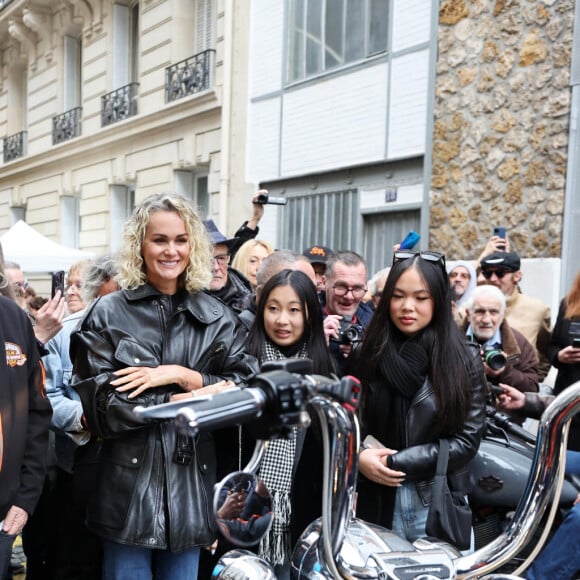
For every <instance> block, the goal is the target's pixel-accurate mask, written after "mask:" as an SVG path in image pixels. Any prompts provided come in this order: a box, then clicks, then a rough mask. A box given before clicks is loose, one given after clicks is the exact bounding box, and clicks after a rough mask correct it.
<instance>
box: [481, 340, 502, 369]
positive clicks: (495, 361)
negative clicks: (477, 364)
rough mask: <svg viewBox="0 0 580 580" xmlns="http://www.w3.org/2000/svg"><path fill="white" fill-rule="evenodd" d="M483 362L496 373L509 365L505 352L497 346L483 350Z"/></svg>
mask: <svg viewBox="0 0 580 580" xmlns="http://www.w3.org/2000/svg"><path fill="white" fill-rule="evenodd" d="M482 355H483V362H484V363H485V364H486V365H487V366H488V367H489V368H490V369H493V370H494V371H499V370H500V369H503V367H505V365H506V364H507V357H506V355H505V354H504V353H503V351H502V350H501V349H499V348H496V347H495V346H486V347H484V349H483V353H482Z"/></svg>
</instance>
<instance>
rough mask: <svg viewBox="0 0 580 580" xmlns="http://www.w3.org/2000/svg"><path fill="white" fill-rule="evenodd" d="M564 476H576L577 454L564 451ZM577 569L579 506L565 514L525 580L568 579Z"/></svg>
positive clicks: (579, 468) (579, 457)
mask: <svg viewBox="0 0 580 580" xmlns="http://www.w3.org/2000/svg"><path fill="white" fill-rule="evenodd" d="M566 473H568V474H570V475H580V452H578V451H567V452H566ZM579 570H580V504H577V505H575V506H574V507H573V508H572V509H571V510H570V511H569V512H568V514H567V515H566V517H565V518H564V521H563V522H562V523H561V524H560V527H559V528H558V529H557V530H556V533H555V534H554V535H553V537H552V539H551V540H550V541H549V542H548V544H547V545H546V546H545V547H544V549H543V550H542V551H541V552H540V555H539V556H538V557H537V558H536V559H535V561H534V563H533V564H532V565H531V566H530V568H529V569H528V570H527V572H526V578H528V579H529V580H536V578H538V579H539V578H550V580H568V579H569V578H573V577H574V574H575V572H577V571H579Z"/></svg>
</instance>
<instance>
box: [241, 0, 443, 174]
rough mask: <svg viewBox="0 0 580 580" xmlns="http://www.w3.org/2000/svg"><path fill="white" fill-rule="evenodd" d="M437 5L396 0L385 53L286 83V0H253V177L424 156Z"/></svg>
mask: <svg viewBox="0 0 580 580" xmlns="http://www.w3.org/2000/svg"><path fill="white" fill-rule="evenodd" d="M432 4H433V3H432V2H427V1H425V0H395V2H394V6H393V22H392V24H391V28H390V34H391V35H392V52H391V53H390V54H389V55H386V56H385V57H383V58H382V59H379V60H370V61H369V62H368V65H367V66H364V63H363V66H361V64H360V63H359V64H357V65H356V66H353V67H352V69H351V70H348V69H347V70H344V71H341V72H338V73H337V72H334V73H332V74H327V75H322V76H321V77H320V78H318V79H306V81H304V82H303V83H302V84H300V83H295V84H294V85H293V86H289V87H284V84H283V79H284V74H283V71H284V67H285V65H286V62H285V59H286V56H285V50H286V49H285V44H286V36H287V30H286V23H285V20H284V19H285V14H284V3H283V2H280V1H277V2H272V1H271V0H253V1H252V9H251V27H250V38H251V41H250V90H249V93H250V94H249V98H250V110H249V114H248V147H247V150H248V157H247V176H248V181H254V182H259V181H262V182H263V181H268V180H276V179H283V178H286V177H293V176H298V175H301V174H307V173H314V172H324V171H332V170H335V169H340V168H342V167H349V166H355V165H360V164H366V163H376V162H381V161H389V160H392V159H399V158H404V157H410V156H421V155H423V154H424V152H425V138H426V118H425V117H426V114H427V96H428V93H427V81H428V76H427V75H428V64H429V63H428V49H427V48H426V43H428V41H429V32H430V19H431V10H432V9H433V6H432ZM401 51H403V52H402V54H400V53H401ZM398 53H399V54H398ZM391 68H392V70H390V69H391Z"/></svg>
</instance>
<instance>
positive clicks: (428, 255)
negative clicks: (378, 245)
mask: <svg viewBox="0 0 580 580" xmlns="http://www.w3.org/2000/svg"><path fill="white" fill-rule="evenodd" d="M416 256H419V258H421V259H422V260H426V261H427V262H434V263H435V264H440V265H441V267H442V268H443V270H445V256H444V255H443V254H440V253H439V252H431V251H430V250H425V251H424V252H416V251H414V250H397V251H396V252H395V253H394V254H393V265H395V264H396V263H397V262H402V261H403V260H408V259H409V258H415V257H416Z"/></svg>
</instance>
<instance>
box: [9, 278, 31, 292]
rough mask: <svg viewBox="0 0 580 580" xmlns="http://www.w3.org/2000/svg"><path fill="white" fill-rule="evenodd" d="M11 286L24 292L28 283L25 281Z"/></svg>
mask: <svg viewBox="0 0 580 580" xmlns="http://www.w3.org/2000/svg"><path fill="white" fill-rule="evenodd" d="M12 285H13V286H14V287H16V288H20V289H21V290H26V289H27V288H28V282H27V281H26V280H25V281H24V282H13V283H12Z"/></svg>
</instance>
